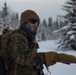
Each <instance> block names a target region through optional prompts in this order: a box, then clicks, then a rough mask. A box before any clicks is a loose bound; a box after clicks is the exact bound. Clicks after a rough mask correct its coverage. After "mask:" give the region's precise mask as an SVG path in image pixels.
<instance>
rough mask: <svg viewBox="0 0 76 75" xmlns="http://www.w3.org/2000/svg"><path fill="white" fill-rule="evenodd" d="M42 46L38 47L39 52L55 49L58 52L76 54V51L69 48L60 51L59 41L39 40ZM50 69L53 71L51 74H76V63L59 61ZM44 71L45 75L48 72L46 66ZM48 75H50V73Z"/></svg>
mask: <svg viewBox="0 0 76 75" xmlns="http://www.w3.org/2000/svg"><path fill="white" fill-rule="evenodd" d="M38 43H39V46H40V48H39V49H38V52H47V51H55V52H58V53H66V54H71V55H74V56H76V51H73V50H70V51H69V50H68V51H60V50H58V49H57V46H58V45H57V41H55V40H54V41H51V40H50V41H43V42H38ZM49 70H50V72H51V75H76V64H70V65H67V64H62V63H57V64H55V65H53V66H50V67H49ZM44 73H45V75H46V74H47V69H46V67H45V66H44ZM48 75H50V74H49V73H48Z"/></svg>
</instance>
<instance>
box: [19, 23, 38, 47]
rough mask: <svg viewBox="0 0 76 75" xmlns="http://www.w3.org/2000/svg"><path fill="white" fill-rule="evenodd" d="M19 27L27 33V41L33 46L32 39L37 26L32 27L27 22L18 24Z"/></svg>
mask: <svg viewBox="0 0 76 75" xmlns="http://www.w3.org/2000/svg"><path fill="white" fill-rule="evenodd" d="M20 29H21V30H24V32H26V34H27V35H28V36H27V39H28V42H29V47H30V48H34V39H35V36H36V33H37V28H32V27H31V26H30V25H28V24H27V23H23V24H22V25H20Z"/></svg>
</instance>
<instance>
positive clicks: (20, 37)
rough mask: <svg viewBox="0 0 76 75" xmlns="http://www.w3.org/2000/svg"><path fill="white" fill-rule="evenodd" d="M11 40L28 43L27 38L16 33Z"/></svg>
mask: <svg viewBox="0 0 76 75" xmlns="http://www.w3.org/2000/svg"><path fill="white" fill-rule="evenodd" d="M11 39H15V40H23V41H26V42H28V40H27V38H26V37H25V36H24V35H23V34H21V33H14V34H12V36H11Z"/></svg>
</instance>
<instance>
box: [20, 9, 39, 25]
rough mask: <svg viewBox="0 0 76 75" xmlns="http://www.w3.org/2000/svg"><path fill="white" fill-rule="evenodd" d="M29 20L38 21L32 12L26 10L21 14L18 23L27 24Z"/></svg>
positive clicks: (37, 17)
mask: <svg viewBox="0 0 76 75" xmlns="http://www.w3.org/2000/svg"><path fill="white" fill-rule="evenodd" d="M29 19H35V20H39V16H38V15H37V14H36V12H34V11H32V10H26V11H24V12H22V14H21V20H20V23H21V24H22V23H24V22H27V21H28V20H29Z"/></svg>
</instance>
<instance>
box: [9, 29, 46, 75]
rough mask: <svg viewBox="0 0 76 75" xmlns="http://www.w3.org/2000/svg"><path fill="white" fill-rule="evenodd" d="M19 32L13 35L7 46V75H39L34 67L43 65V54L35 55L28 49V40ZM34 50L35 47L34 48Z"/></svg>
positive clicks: (35, 53)
mask: <svg viewBox="0 0 76 75" xmlns="http://www.w3.org/2000/svg"><path fill="white" fill-rule="evenodd" d="M25 36H26V34H23V33H22V32H21V31H19V32H16V33H14V34H13V35H12V36H11V38H10V42H9V45H8V57H9V61H10V62H9V65H10V67H9V72H8V75H39V74H38V73H37V70H36V65H38V66H41V65H43V64H45V53H37V52H35V51H32V50H33V49H30V48H29V45H28V40H27V38H26V37H25ZM35 49H36V46H35Z"/></svg>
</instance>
